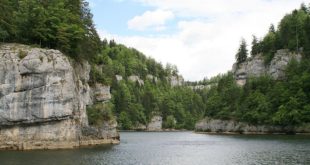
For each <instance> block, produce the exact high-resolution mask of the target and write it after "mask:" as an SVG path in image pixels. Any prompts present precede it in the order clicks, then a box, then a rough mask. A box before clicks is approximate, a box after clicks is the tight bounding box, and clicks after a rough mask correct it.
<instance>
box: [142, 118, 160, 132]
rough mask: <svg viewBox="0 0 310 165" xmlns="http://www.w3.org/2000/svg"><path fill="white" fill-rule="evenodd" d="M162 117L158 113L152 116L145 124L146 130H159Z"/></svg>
mask: <svg viewBox="0 0 310 165" xmlns="http://www.w3.org/2000/svg"><path fill="white" fill-rule="evenodd" d="M162 123H163V118H162V117H161V116H159V115H156V116H153V117H152V119H151V121H150V123H149V124H148V125H147V128H146V129H147V131H161V130H162Z"/></svg>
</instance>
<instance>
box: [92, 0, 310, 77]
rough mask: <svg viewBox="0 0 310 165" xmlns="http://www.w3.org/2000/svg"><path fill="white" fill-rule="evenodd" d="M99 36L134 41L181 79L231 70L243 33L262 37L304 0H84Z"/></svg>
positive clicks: (131, 43) (126, 42)
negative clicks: (171, 65)
mask: <svg viewBox="0 0 310 165" xmlns="http://www.w3.org/2000/svg"><path fill="white" fill-rule="evenodd" d="M88 2H89V3H90V7H91V10H92V13H93V14H94V22H95V24H96V28H97V30H98V32H99V35H100V37H101V38H102V39H104V38H107V39H114V40H115V41H116V42H118V43H121V44H124V45H126V46H128V47H134V48H136V49H138V50H139V51H141V52H142V53H144V54H145V55H146V56H149V57H152V58H154V59H156V60H157V61H159V62H161V63H162V64H163V65H165V64H166V63H170V64H174V65H176V66H177V67H178V69H179V73H180V74H181V75H182V76H183V77H184V78H185V80H190V81H198V80H202V79H203V78H205V77H208V78H210V77H212V76H215V75H217V74H220V73H226V72H227V71H229V70H230V69H231V67H232V65H233V63H234V61H235V54H236V52H237V50H238V47H239V45H240V41H241V39H242V38H244V39H245V40H246V41H247V43H248V45H249V46H248V49H250V43H251V41H252V35H255V36H257V37H258V38H262V37H263V36H264V35H265V34H266V32H267V31H268V29H269V27H270V25H271V24H274V25H275V26H276V27H277V25H278V23H279V21H280V19H281V18H282V17H283V16H285V14H288V13H290V12H291V11H292V10H294V9H297V8H299V7H300V4H301V3H303V2H304V1H303V0H88Z"/></svg>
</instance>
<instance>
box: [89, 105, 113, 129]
mask: <svg viewBox="0 0 310 165" xmlns="http://www.w3.org/2000/svg"><path fill="white" fill-rule="evenodd" d="M113 108H114V106H113V104H111V103H97V104H94V105H92V106H88V107H87V116H88V122H89V124H90V125H95V126H100V125H101V124H102V123H103V122H105V121H111V120H114V115H113Z"/></svg>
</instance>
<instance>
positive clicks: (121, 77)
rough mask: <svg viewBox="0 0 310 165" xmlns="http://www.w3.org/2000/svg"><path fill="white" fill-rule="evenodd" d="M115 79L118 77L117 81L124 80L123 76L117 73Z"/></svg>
mask: <svg viewBox="0 0 310 165" xmlns="http://www.w3.org/2000/svg"><path fill="white" fill-rule="evenodd" d="M115 79H116V81H117V82H119V81H122V80H123V76H121V75H115Z"/></svg>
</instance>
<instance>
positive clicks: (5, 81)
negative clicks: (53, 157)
mask: <svg viewBox="0 0 310 165" xmlns="http://www.w3.org/2000/svg"><path fill="white" fill-rule="evenodd" d="M89 71H90V66H89V65H88V64H87V63H86V62H84V63H82V64H74V63H73V62H72V63H70V61H69V60H68V58H67V57H66V56H64V55H63V54H62V53H61V52H59V51H57V50H46V49H39V48H31V47H29V46H25V45H19V44H4V45H1V46H0V149H17V150H28V149H55V148H73V147H79V146H81V145H89V144H100V143H117V142H118V140H117V139H118V135H116V134H113V136H111V137H104V136H102V138H101V137H98V138H93V139H92V138H91V137H92V136H89V134H85V135H84V134H83V131H82V130H85V129H88V128H90V127H89V126H88V119H87V115H86V106H87V105H91V104H92V103H93V101H104V100H106V99H109V98H110V96H109V95H107V94H102V93H100V92H103V93H107V91H108V89H107V88H104V87H102V86H100V85H98V86H97V85H96V86H95V88H97V89H95V90H92V89H91V88H90V87H89V85H88V83H87V82H88V79H89ZM92 91H95V92H94V94H95V96H96V97H94V96H93V92H92ZM92 98H95V100H92ZM106 127H107V126H105V127H103V128H106ZM112 128H114V125H113V124H112V125H111V129H112ZM115 130H116V129H115ZM100 133H101V134H105V132H104V131H100V130H99V131H97V134H100ZM94 141H96V142H94Z"/></svg>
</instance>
